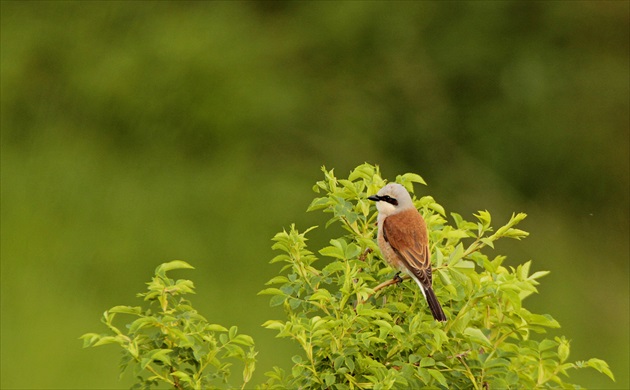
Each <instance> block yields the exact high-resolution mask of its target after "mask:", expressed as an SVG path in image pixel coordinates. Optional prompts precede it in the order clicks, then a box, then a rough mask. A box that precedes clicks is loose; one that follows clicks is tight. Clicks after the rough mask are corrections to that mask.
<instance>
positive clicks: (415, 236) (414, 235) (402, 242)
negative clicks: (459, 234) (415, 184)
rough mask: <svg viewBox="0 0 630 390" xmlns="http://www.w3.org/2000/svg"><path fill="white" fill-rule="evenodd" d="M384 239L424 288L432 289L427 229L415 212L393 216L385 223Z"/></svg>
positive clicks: (418, 214) (405, 212)
mask: <svg viewBox="0 0 630 390" xmlns="http://www.w3.org/2000/svg"><path fill="white" fill-rule="evenodd" d="M383 237H384V238H385V241H387V243H389V245H390V246H391V247H392V249H394V251H395V252H396V253H397V254H398V256H399V257H400V260H401V261H402V262H403V264H404V265H405V267H406V268H407V269H408V270H409V271H410V272H411V273H412V274H413V275H415V276H416V278H417V279H418V281H419V282H420V283H422V285H423V286H426V287H429V288H430V287H431V279H432V277H431V258H430V256H429V240H428V236H427V228H426V224H425V222H424V220H423V219H422V216H420V213H418V212H417V211H415V210H410V211H404V212H401V213H398V214H395V215H391V216H389V217H387V218H386V219H385V221H383Z"/></svg>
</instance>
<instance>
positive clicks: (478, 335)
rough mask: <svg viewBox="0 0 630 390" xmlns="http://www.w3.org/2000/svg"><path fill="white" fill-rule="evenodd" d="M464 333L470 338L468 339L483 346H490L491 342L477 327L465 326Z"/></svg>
mask: <svg viewBox="0 0 630 390" xmlns="http://www.w3.org/2000/svg"><path fill="white" fill-rule="evenodd" d="M464 334H465V335H466V336H468V337H469V338H470V341H472V342H474V343H477V344H481V345H483V346H485V347H491V346H492V343H491V342H490V340H488V337H486V335H485V334H483V332H482V331H481V330H480V329H477V328H466V329H465V330H464Z"/></svg>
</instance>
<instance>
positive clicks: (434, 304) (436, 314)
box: [422, 286, 446, 321]
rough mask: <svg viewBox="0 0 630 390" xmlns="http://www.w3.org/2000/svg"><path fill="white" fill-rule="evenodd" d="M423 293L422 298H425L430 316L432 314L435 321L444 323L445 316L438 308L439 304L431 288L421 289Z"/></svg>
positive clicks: (440, 308)
mask: <svg viewBox="0 0 630 390" xmlns="http://www.w3.org/2000/svg"><path fill="white" fill-rule="evenodd" d="M422 290H423V291H424V296H425V297H426V298H427V303H428V304H429V309H431V314H433V318H435V319H436V320H437V321H446V315H445V314H444V311H443V310H442V306H440V302H438V300H437V297H436V296H435V293H434V292H433V289H432V288H431V287H424V286H423V287H422Z"/></svg>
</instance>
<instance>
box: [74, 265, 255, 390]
mask: <svg viewBox="0 0 630 390" xmlns="http://www.w3.org/2000/svg"><path fill="white" fill-rule="evenodd" d="M181 268H193V267H191V266H190V265H189V264H187V263H185V262H183V261H179V260H175V261H171V262H170V263H165V264H162V265H160V266H159V267H157V269H156V270H155V276H154V277H153V280H151V282H149V283H147V285H148V292H146V293H141V294H138V296H139V297H141V298H144V300H145V301H147V302H149V307H148V308H146V309H143V308H141V307H138V306H136V307H132V306H115V307H113V308H111V309H109V310H107V311H105V313H104V314H103V319H102V322H103V323H104V324H105V325H107V327H108V328H109V330H110V334H106V335H99V334H96V333H87V334H84V335H83V336H81V338H82V339H83V346H84V347H89V346H93V347H96V346H99V345H105V344H118V345H119V346H120V347H121V348H122V349H123V357H122V360H121V364H120V367H121V375H122V374H123V372H124V371H125V370H126V368H127V367H128V366H129V365H130V364H131V365H133V367H134V373H135V374H136V375H137V376H138V382H137V383H136V384H135V385H134V386H133V388H137V389H149V388H151V387H152V386H154V385H155V386H157V385H159V384H160V383H162V384H164V383H166V384H169V385H171V386H173V387H174V388H175V389H204V388H208V387H218V386H219V384H221V383H223V384H227V383H228V382H227V381H228V377H229V375H230V366H231V363H225V362H223V360H224V359H227V358H233V359H236V360H239V361H242V362H244V365H245V368H244V370H243V388H245V386H246V384H247V382H249V380H250V379H251V376H252V373H253V372H254V367H255V361H256V360H255V356H256V352H255V351H254V341H253V340H252V338H251V337H250V336H247V335H244V334H237V328H236V326H233V327H231V328H230V329H229V330H228V329H226V328H224V327H223V326H221V325H216V324H210V323H209V322H208V321H207V320H206V319H205V318H204V317H203V316H201V315H200V314H199V313H197V311H196V310H195V309H194V308H193V307H192V306H191V305H190V302H188V301H187V300H185V299H184V298H183V297H182V295H185V294H191V293H194V286H193V283H192V282H191V281H190V280H177V281H175V280H173V279H170V278H168V277H167V276H166V272H167V271H170V270H174V269H181ZM116 314H128V315H132V316H134V317H137V319H135V320H134V321H132V322H131V323H130V324H128V325H127V326H126V329H127V331H126V332H123V331H121V330H120V328H118V327H116V326H115V325H114V323H113V322H114V318H115V317H116ZM217 336H218V337H217ZM243 347H248V349H247V350H246V349H244V348H243Z"/></svg>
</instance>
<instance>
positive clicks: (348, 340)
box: [260, 164, 614, 389]
mask: <svg viewBox="0 0 630 390" xmlns="http://www.w3.org/2000/svg"><path fill="white" fill-rule="evenodd" d="M323 171H324V176H325V178H324V180H322V181H319V182H317V184H316V185H315V187H314V190H315V191H316V192H318V193H323V196H321V197H318V198H316V199H315V200H314V201H313V202H312V203H311V205H310V207H309V210H323V211H324V212H327V213H330V214H332V217H331V218H330V220H329V221H328V223H327V226H329V225H331V224H338V225H340V226H341V227H342V228H343V229H344V230H345V231H346V234H345V235H344V236H342V237H339V238H335V239H332V240H330V245H329V246H326V247H324V248H321V249H320V250H319V251H318V253H319V255H321V256H323V257H325V258H328V259H331V261H329V262H326V263H323V262H320V264H321V265H320V266H319V267H317V266H316V265H315V263H316V262H317V261H318V257H317V256H316V255H315V253H314V252H312V251H310V250H309V249H307V245H306V241H307V238H306V234H307V233H308V232H309V231H310V230H311V229H313V228H310V229H307V230H306V231H304V232H299V231H298V230H297V229H296V227H295V226H291V228H290V229H289V231H286V230H285V231H283V232H281V233H278V234H277V235H276V236H275V237H274V241H275V244H274V245H273V248H274V249H276V250H279V251H281V252H282V253H281V254H279V255H278V256H276V257H274V258H273V259H272V260H271V262H272V263H282V264H283V267H282V269H281V274H280V275H279V276H276V277H274V278H273V279H271V280H270V281H269V282H268V283H267V284H269V285H276V286H277V287H270V288H266V289H264V290H262V291H261V292H260V293H261V294H269V295H271V296H272V297H271V306H282V307H283V308H284V310H285V312H286V316H287V319H286V320H284V321H282V320H271V321H267V322H266V323H265V324H264V326H265V327H267V328H269V329H273V330H275V331H277V332H278V337H289V338H291V339H293V340H295V341H296V342H297V343H299V345H300V346H301V347H302V349H303V352H304V353H303V354H302V355H296V356H294V357H293V362H294V365H293V368H292V369H291V372H289V373H287V372H285V371H284V370H282V369H280V368H277V367H276V368H274V370H273V371H272V372H269V373H267V376H268V377H269V380H268V382H267V383H266V384H265V386H264V387H266V388H335V389H352V388H374V389H383V388H391V387H410V388H419V387H431V388H474V389H486V388H493V389H494V388H549V387H562V388H579V386H577V385H572V384H569V383H566V382H565V381H564V379H565V377H567V376H568V370H570V369H573V368H582V367H592V368H595V369H596V370H598V371H600V372H603V373H604V374H606V375H608V376H609V377H610V378H611V379H613V380H614V378H613V374H612V372H611V371H610V369H609V368H608V365H607V364H606V363H605V362H604V361H602V360H599V359H590V360H588V361H585V362H573V363H572V362H568V361H567V359H568V357H569V344H570V343H569V340H567V339H566V338H565V337H563V336H561V337H554V338H553V339H550V338H542V339H541V338H536V337H534V334H537V333H545V331H546V329H548V328H558V327H560V325H559V324H558V322H557V321H556V320H554V319H553V317H551V316H550V315H548V314H544V315H543V314H535V313H532V312H530V311H529V310H527V309H526V308H525V307H524V305H523V300H524V299H525V298H526V297H527V296H529V295H530V294H532V293H535V292H537V289H536V286H537V285H538V279H539V278H541V277H543V276H545V275H546V274H547V273H548V272H546V271H537V272H534V273H531V272H530V267H531V261H527V262H525V263H524V264H521V265H519V266H517V267H516V268H513V267H506V266H503V265H502V263H503V262H504V260H505V257H504V256H495V257H494V258H490V257H489V256H488V255H486V254H484V253H482V252H481V251H482V249H485V248H486V247H490V248H493V247H494V242H495V241H496V240H498V239H500V238H514V239H521V238H524V237H526V236H527V234H528V233H527V232H525V231H522V230H520V229H517V228H515V225H517V224H518V223H519V222H520V221H522V220H523V219H524V218H525V214H523V213H519V214H515V215H512V217H511V218H510V220H509V221H508V222H507V223H506V224H505V225H503V226H502V227H500V228H498V229H496V231H495V230H494V229H493V228H492V227H491V216H490V213H488V212H487V211H479V213H478V214H476V215H475V219H476V221H475V222H472V221H466V220H464V219H463V217H462V216H460V215H459V214H456V213H451V217H452V220H453V223H452V224H449V223H448V221H447V219H446V213H445V210H444V208H443V207H442V206H440V205H439V204H438V203H436V201H435V200H434V199H433V198H432V197H431V196H423V197H421V198H419V199H415V204H416V206H417V207H418V209H419V210H420V212H421V213H422V214H423V215H424V218H425V219H426V222H427V226H428V228H429V230H430V242H431V254H432V261H433V264H434V289H435V292H436V295H437V296H438V299H439V300H440V302H442V305H443V307H444V311H445V313H446V315H447V317H448V318H449V320H448V321H447V322H446V323H439V322H437V321H434V320H433V318H432V317H431V314H430V312H429V310H428V309H427V307H426V304H425V301H424V299H423V297H422V295H421V294H419V293H418V291H417V288H416V285H415V284H413V283H403V284H401V285H400V286H389V285H390V284H391V283H389V282H387V283H382V284H380V285H378V286H377V284H378V281H379V280H382V279H387V278H390V276H391V275H392V274H393V270H392V269H391V268H389V267H387V266H386V265H385V263H384V262H383V261H381V258H380V254H379V250H378V248H377V245H376V243H375V240H374V237H375V218H376V214H375V213H374V208H373V207H372V206H371V205H370V202H369V201H368V200H367V197H368V195H371V194H374V193H376V192H377V191H378V189H379V188H381V187H382V186H383V185H384V184H385V180H384V179H382V178H381V176H380V173H379V168H378V167H376V166H371V165H369V164H363V165H361V166H359V167H357V168H356V169H355V170H354V171H352V172H351V174H350V176H349V177H348V179H337V178H336V177H335V175H334V172H333V170H330V171H327V170H326V169H325V168H324V169H323ZM396 181H397V182H398V183H401V184H403V185H404V186H405V187H406V188H407V189H408V190H410V191H413V184H414V183H421V184H425V183H424V180H423V179H422V178H421V177H420V176H418V175H416V174H405V175H401V176H398V177H397V178H396Z"/></svg>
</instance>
